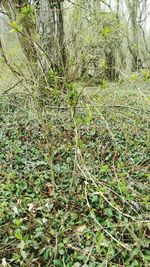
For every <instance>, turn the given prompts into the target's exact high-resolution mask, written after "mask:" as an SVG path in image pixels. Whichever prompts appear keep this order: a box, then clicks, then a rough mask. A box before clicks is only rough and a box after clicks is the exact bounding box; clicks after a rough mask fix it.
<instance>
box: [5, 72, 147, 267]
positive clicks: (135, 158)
mask: <svg viewBox="0 0 150 267" xmlns="http://www.w3.org/2000/svg"><path fill="white" fill-rule="evenodd" d="M50 78H52V77H51V76H50ZM119 87H120V85H119ZM76 90H77V89H76V88H74V87H73V88H72V87H71V88H70V90H69V98H68V96H67V99H66V101H67V103H69V102H68V99H70V97H72V96H73V97H74V92H77V91H76ZM111 90H112V89H111ZM111 90H109V89H103V88H97V91H93V92H92V89H91V93H88V92H87V91H86V92H85V96H84V97H83V98H82V97H81V99H80V102H79V105H80V108H76V112H75V114H74V120H73V119H72V118H71V116H70V111H69V110H68V109H64V110H63V109H62V110H59V109H58V110H56V109H54V110H53V109H52V108H50V107H49V108H48V109H47V114H48V115H47V119H49V118H53V127H52V125H51V126H50V127H49V128H48V134H49V140H51V142H52V145H53V155H52V157H53V167H54V170H53V171H54V177H55V192H53V188H52V187H51V166H50V164H49V161H48V156H49V155H48V149H47V141H46V139H45V135H44V132H43V128H42V124H41V123H42V121H41V120H39V119H37V116H36V114H35V113H34V112H33V111H31V110H32V109H31V103H30V99H27V97H24V96H22V97H21V96H20V98H19V96H17V98H16V97H15V98H14V100H13V96H11V98H10V96H9V97H8V98H5V99H4V98H2V99H1V108H0V128H1V132H0V258H1V259H2V262H3V263H4V262H7V263H8V264H10V266H30V267H31V266H67V267H72V266H74V267H80V266H89V267H95V266H99V267H102V266H106V265H107V266H110V267H115V266H132V267H134V266H135V267H136V266H141V267H143V266H148V264H149V260H150V254H149V234H150V228H149V225H148V219H149V215H148V211H149V188H148V186H149V178H150V176H149V162H150V154H149V144H150V142H149V141H150V140H149V126H148V119H149V113H148V112H147V113H146V111H145V110H142V109H141V105H139V103H142V102H140V101H143V100H141V97H140V96H139V95H137V94H136V92H135V91H134V90H133V88H132V90H130V92H129V91H126V92H125V91H124V88H123V90H122V91H121V89H118V87H117V89H116V91H115V88H114V94H115V97H116V98H115V101H118V102H117V103H116V102H115V103H113V105H114V108H112V107H108V106H109V105H110V103H111V104H112V95H113V93H112V91H111ZM106 93H107V94H106ZM103 94H105V98H104V97H103ZM109 94H110V95H111V97H110V99H109V96H110V95H109ZM124 94H125V96H126V97H127V95H128V105H129V106H130V107H131V109H130V108H124V109H123V108H118V107H117V108H115V105H119V104H120V105H121V106H123V103H124V101H125V100H124V97H125V96H124ZM71 99H72V98H71ZM109 101H110V102H109ZM27 103H28V104H27ZM102 103H103V105H105V106H102ZM131 103H134V104H132V105H130V104H131ZM25 107H26V108H25ZM97 107H98V108H97ZM59 108H60V107H59ZM142 108H144V106H142ZM75 127H77V131H78V138H77V136H76V131H75V130H76V129H75ZM80 153H81V154H80Z"/></svg>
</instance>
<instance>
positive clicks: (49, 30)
mask: <svg viewBox="0 0 150 267" xmlns="http://www.w3.org/2000/svg"><path fill="white" fill-rule="evenodd" d="M60 2H61V1H60V0H55V1H54V0H52V1H49V0H34V3H35V6H36V27H37V32H38V35H39V39H40V47H41V53H40V54H41V55H40V63H41V65H42V69H43V71H44V73H45V72H47V71H48V70H49V69H50V68H52V69H53V70H55V71H57V73H58V74H61V75H62V72H63V71H64V68H65V64H66V55H65V46H64V29H63V15H62V7H61V6H62V3H60Z"/></svg>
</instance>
